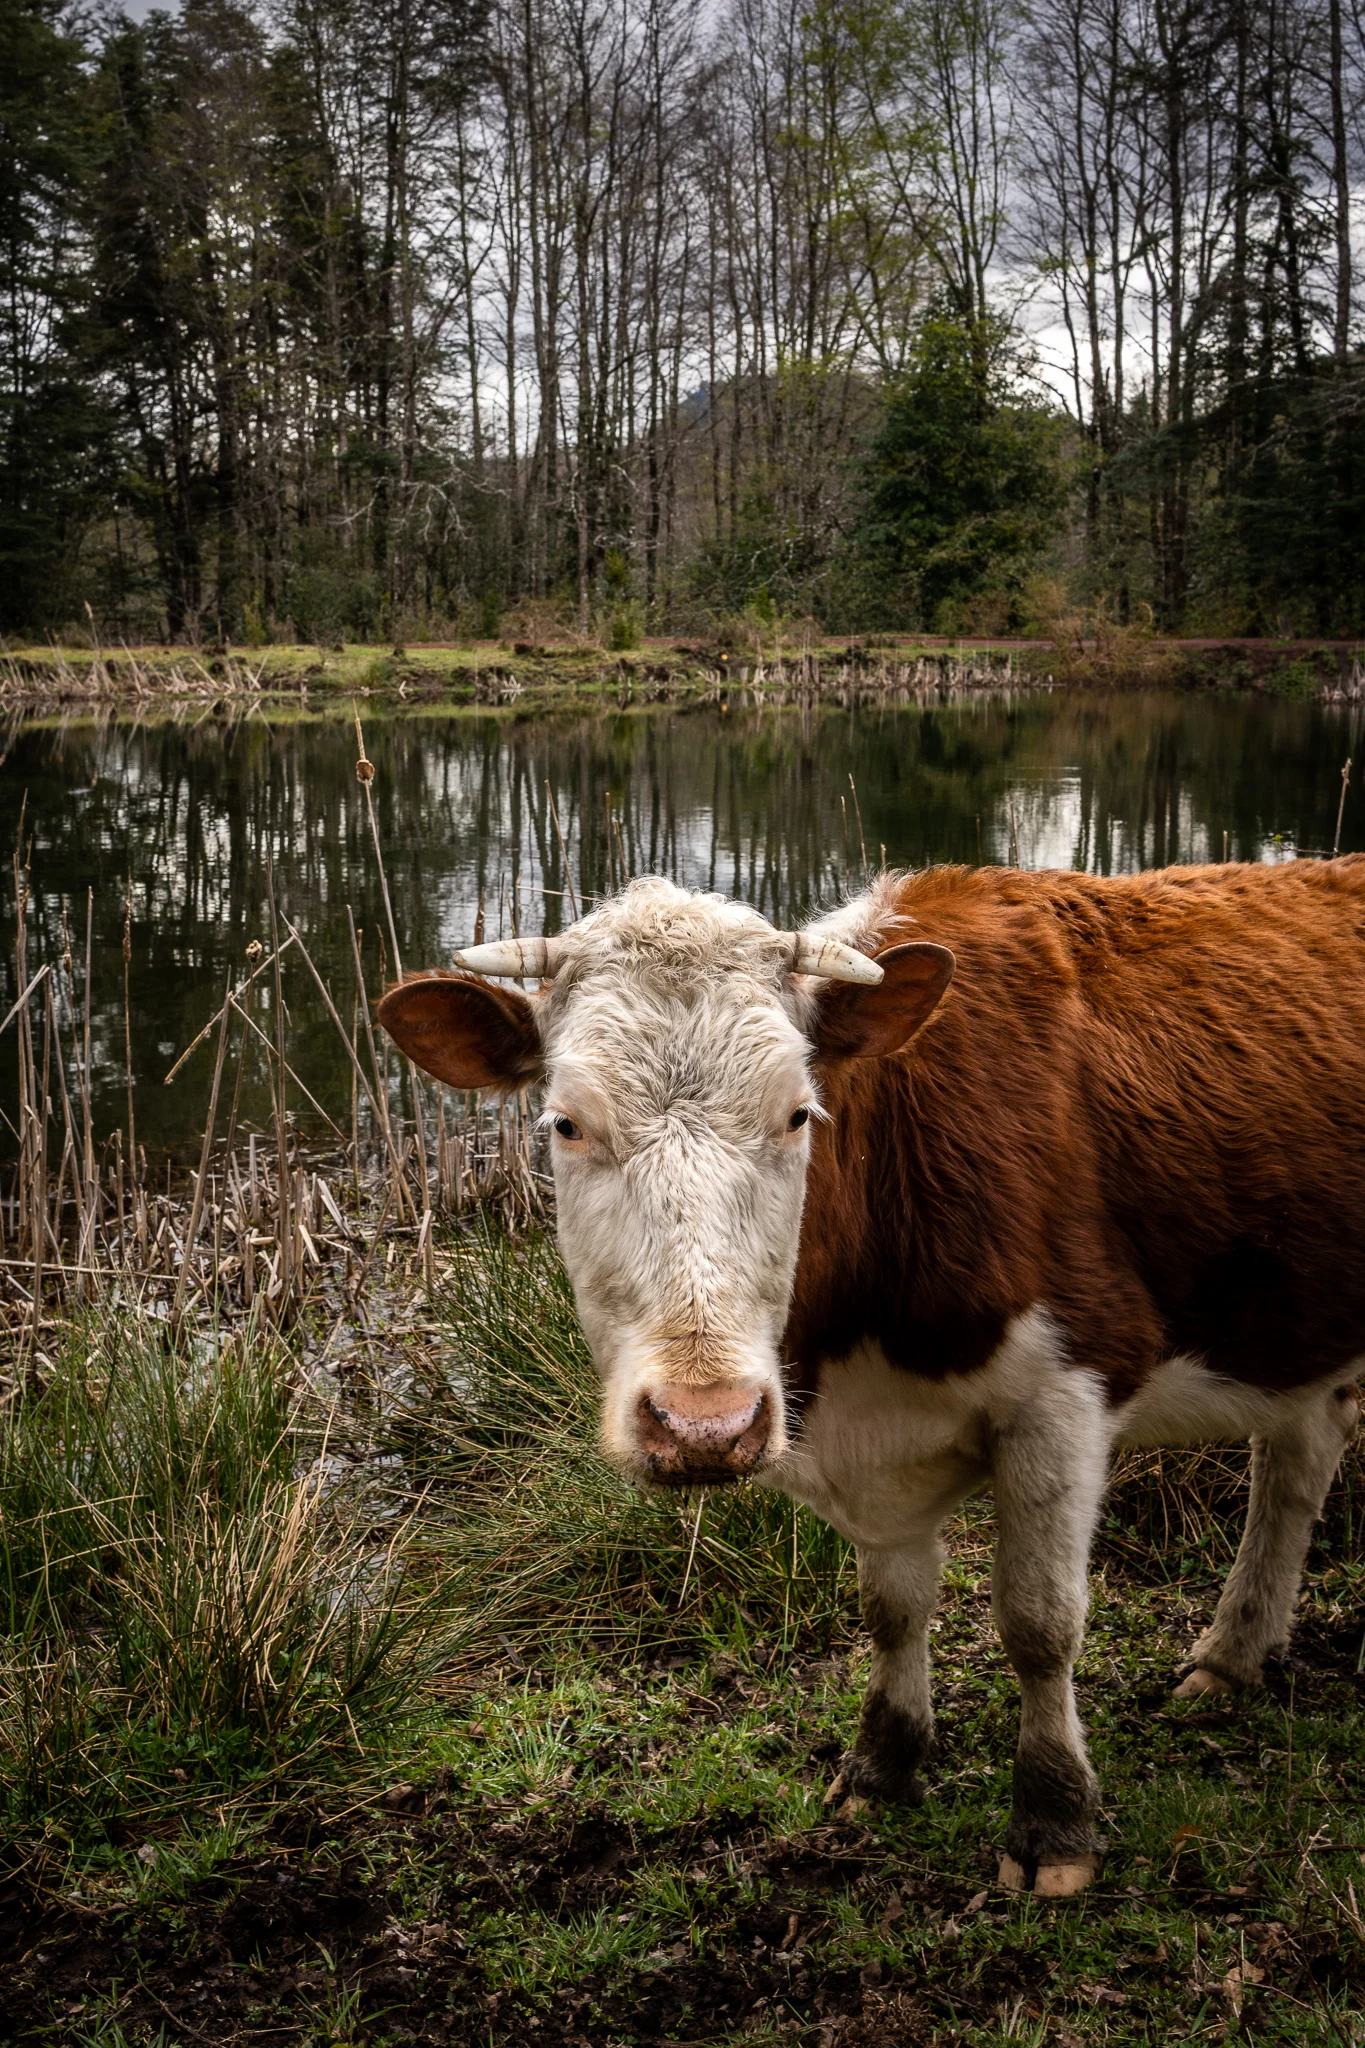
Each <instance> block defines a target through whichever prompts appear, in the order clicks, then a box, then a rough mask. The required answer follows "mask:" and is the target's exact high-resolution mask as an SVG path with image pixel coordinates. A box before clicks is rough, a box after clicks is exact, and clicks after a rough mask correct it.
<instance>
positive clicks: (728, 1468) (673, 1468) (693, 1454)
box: [639, 1386, 772, 1486]
mask: <svg viewBox="0 0 1365 2048" xmlns="http://www.w3.org/2000/svg"><path fill="white" fill-rule="evenodd" d="M771 1434H772V1408H771V1405H770V1403H769V1400H768V1397H767V1395H766V1394H755V1393H754V1392H753V1390H752V1389H751V1388H739V1387H725V1386H719V1387H677V1386H675V1387H660V1388H657V1389H656V1390H655V1391H654V1392H653V1393H652V1394H650V1393H646V1394H642V1395H641V1397H640V1408H639V1440H640V1449H641V1451H642V1452H643V1454H644V1457H645V1461H646V1463H647V1464H648V1466H649V1469H650V1472H651V1473H652V1475H653V1476H654V1478H656V1479H661V1480H665V1481H668V1482H669V1483H671V1484H672V1485H675V1486H696V1485H718V1484H720V1483H721V1482H722V1481H724V1480H727V1479H742V1478H743V1477H744V1475H745V1474H746V1473H747V1472H752V1471H753V1469H754V1467H755V1466H756V1465H757V1464H758V1462H759V1460H760V1458H761V1457H762V1455H763V1452H764V1450H765V1449H766V1447H767V1443H768V1438H769V1436H770V1435H771Z"/></svg>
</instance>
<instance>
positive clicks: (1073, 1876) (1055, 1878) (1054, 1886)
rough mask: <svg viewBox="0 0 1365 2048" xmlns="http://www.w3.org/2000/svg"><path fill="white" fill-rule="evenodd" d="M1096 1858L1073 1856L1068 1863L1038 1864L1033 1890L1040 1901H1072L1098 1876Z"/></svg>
mask: <svg viewBox="0 0 1365 2048" xmlns="http://www.w3.org/2000/svg"><path fill="white" fill-rule="evenodd" d="M1099 1868H1100V1859H1099V1857H1098V1856H1073V1857H1072V1859H1071V1861H1070V1862H1069V1863H1040V1864H1039V1865H1038V1875H1037V1877H1036V1878H1035V1879H1034V1883H1033V1889H1034V1891H1035V1893H1036V1894H1037V1896H1038V1897H1039V1898H1040V1899H1072V1898H1074V1897H1075V1896H1076V1893H1077V1892H1083V1891H1084V1890H1085V1888H1086V1886H1087V1885H1088V1884H1090V1883H1092V1882H1093V1880H1094V1879H1095V1878H1096V1877H1097V1876H1098V1875H1099Z"/></svg>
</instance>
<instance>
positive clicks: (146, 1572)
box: [0, 1312, 451, 1846]
mask: <svg viewBox="0 0 1365 2048" xmlns="http://www.w3.org/2000/svg"><path fill="white" fill-rule="evenodd" d="M331 1426H332V1420H331V1417H330V1416H329V1414H328V1413H327V1411H326V1410H325V1409H323V1408H322V1407H321V1406H320V1404H318V1403H317V1402H316V1401H315V1400H314V1399H313V1398H312V1397H311V1396H310V1395H308V1394H307V1393H306V1392H305V1393H303V1394H300V1393H299V1392H298V1390H297V1386H296V1380H295V1376H294V1374H293V1373H292V1372H291V1370H290V1360H289V1357H288V1354H287V1353H286V1352H285V1351H284V1349H283V1347H282V1346H281V1345H280V1344H279V1343H278V1341H277V1340H271V1339H268V1338H264V1337H262V1336H261V1335H260V1333H258V1332H256V1331H255V1330H253V1329H251V1328H250V1327H248V1328H246V1329H244V1330H241V1331H239V1332H237V1333H236V1334H235V1335H234V1336H233V1337H232V1338H231V1339H229V1340H226V1341H224V1342H223V1343H221V1344H217V1343H215V1342H214V1341H212V1340H211V1339H209V1338H206V1337H205V1336H203V1335H202V1334H200V1335H199V1336H198V1337H196V1338H194V1339H188V1338H183V1337H177V1336H175V1335H173V1334H172V1332H171V1330H170V1328H169V1327H168V1326H167V1325H166V1324H165V1323H163V1322H159V1321H157V1320H155V1319H152V1318H148V1317H139V1316H137V1315H133V1314H129V1313H127V1312H125V1313H124V1314H123V1315H121V1316H120V1315H116V1314H114V1313H113V1312H100V1313H96V1314H93V1315H91V1316H89V1317H87V1318H86V1319H84V1320H82V1321H79V1322H74V1323H72V1324H71V1325H70V1326H69V1327H68V1329H67V1331H66V1332H65V1337H64V1342H63V1345H62V1348H61V1350H60V1353H59V1355H58V1357H57V1358H56V1360H55V1362H54V1364H53V1367H52V1370H51V1372H50V1374H49V1375H48V1376H47V1377H46V1379H45V1381H44V1382H43V1384H42V1385H41V1387H39V1388H38V1389H37V1390H35V1391H32V1392H29V1393H26V1394H23V1395H16V1396H15V1397H14V1398H13V1399H12V1400H11V1401H10V1403H9V1405H8V1406H7V1407H6V1409H5V1410H4V1411H3V1414H0V1819H2V1820H3V1822H4V1823H5V1825H6V1828H7V1831H8V1832H9V1833H10V1835H11V1836H12V1837H14V1836H17V1837H19V1838H23V1837H24V1836H26V1835H29V1836H31V1835H32V1834H33V1833H34V1831H35V1830H36V1831H38V1832H39V1833H42V1834H46V1835H48V1836H51V1835H52V1834H53V1833H54V1832H55V1833H57V1834H59V1835H62V1836H64V1837H65V1838H66V1839H67V1840H68V1841H69V1842H70V1843H71V1844H72V1845H73V1846H75V1845H77V1844H79V1843H80V1842H82V1841H85V1842H87V1843H88V1842H89V1841H91V1840H92V1839H97V1838H99V1837H100V1836H102V1835H104V1836H107V1834H108V1832H109V1831H110V1829H111V1828H112V1829H113V1830H114V1832H115V1834H117V1832H118V1831H119V1829H126V1828H127V1827H128V1826H131V1825H135V1824H137V1823H138V1822H139V1821H140V1820H141V1821H146V1820H147V1819H148V1818H150V1817H152V1816H154V1815H156V1814H157V1813H158V1812H160V1811H163V1810H165V1809H166V1808H167V1807H168V1806H169V1807H171V1808H173V1807H174V1806H175V1804H176V1803H177V1801H178V1800H190V1799H193V1798H196V1797H202V1796H203V1795H204V1794H205V1793H206V1792H209V1791H220V1792H223V1793H226V1794H232V1793H234V1792H237V1791H241V1790H242V1789H243V1788H246V1787H249V1786H255V1787H256V1788H257V1789H258V1790H261V1789H263V1788H267V1787H272V1786H273V1787H275V1788H277V1789H280V1788H284V1789H286V1790H288V1791H289V1792H290V1793H293V1792H295V1791H297V1790H298V1789H299V1786H300V1784H301V1783H302V1782H306V1781H307V1780H308V1778H309V1777H310V1776H316V1775H317V1774H318V1773H319V1772H322V1773H325V1772H326V1771H327V1770H329V1769H331V1768H332V1767H333V1766H335V1765H337V1764H338V1763H340V1762H342V1761H343V1760H344V1759H346V1758H347V1757H349V1760H350V1767H351V1768H354V1767H355V1765H356V1763H357V1761H358V1759H359V1757H360V1756H361V1754H362V1752H361V1750H360V1743H361V1737H360V1735H359V1733H358V1731H359V1730H360V1729H361V1728H362V1727H363V1728H364V1729H365V1730H366V1731H367V1732H366V1736H365V1738H364V1740H365V1742H366V1743H367V1745H368V1744H373V1743H382V1740H383V1737H384V1733H385V1731H386V1729H388V1728H389V1727H391V1726H392V1725H394V1723H395V1722H396V1720H397V1719H398V1718H400V1717H401V1716H402V1714H403V1713H404V1712H405V1710H406V1709H407V1708H408V1707H409V1706H410V1704H411V1703H412V1702H413V1701H414V1699H415V1698H416V1697H417V1696H418V1694H419V1692H420V1688H421V1684H422V1680H423V1678H424V1677H425V1676H426V1675H427V1673H428V1672H429V1670H430V1669H431V1667H432V1665H433V1662H434V1661H435V1660H437V1659H438V1658H439V1657H440V1656H441V1655H442V1654H444V1653H446V1652H448V1651H449V1649H450V1647H451V1644H450V1641H449V1632H448V1630H447V1631H446V1633H445V1635H443V1634H442V1625H441V1624H440V1623H439V1622H438V1619H437V1616H436V1611H435V1605H434V1601H433V1595H432V1592H431V1590H430V1587H429V1585H428V1584H427V1582H426V1581H425V1580H424V1578H423V1575H422V1574H421V1572H420V1571H419V1570H417V1569H416V1557H417V1553H418V1551H419V1549H420V1534H419V1530H420V1523H421V1515H420V1504H417V1506H416V1507H413V1506H412V1505H411V1504H410V1506H409V1512H407V1513H406V1514H401V1513H400V1514H393V1513H390V1514H389V1515H388V1516H385V1517H383V1518H379V1519H377V1518H376V1517H375V1515H374V1514H373V1512H372V1505H371V1503H369V1502H368V1500H367V1499H366V1498H365V1497H364V1496H363V1494H362V1493H361V1492H358V1491H357V1490H356V1489H355V1488H354V1487H349V1486H347V1485H346V1484H344V1483H341V1484H339V1483H338V1472H337V1467H338V1465H340V1466H341V1470H342V1473H343V1475H344V1472H345V1469H346V1468H345V1465H344V1461H339V1460H336V1459H333V1458H331V1457H329V1455H328V1450H329V1434H330V1429H331ZM271 1796H274V1795H273V1794H272V1795H271Z"/></svg>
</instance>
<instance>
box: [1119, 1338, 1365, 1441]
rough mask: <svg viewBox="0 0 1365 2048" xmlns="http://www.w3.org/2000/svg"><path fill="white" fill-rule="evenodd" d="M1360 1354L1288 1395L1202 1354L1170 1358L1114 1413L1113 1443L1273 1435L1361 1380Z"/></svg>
mask: <svg viewBox="0 0 1365 2048" xmlns="http://www.w3.org/2000/svg"><path fill="white" fill-rule="evenodd" d="M1362 1363H1365V1361H1362V1360H1361V1359H1356V1360H1355V1361H1354V1362H1353V1363H1352V1364H1351V1365H1348V1366H1345V1367H1343V1368H1342V1370H1341V1371H1340V1372H1338V1373H1335V1374H1333V1375H1331V1376H1330V1377H1329V1378H1327V1379H1323V1380H1314V1381H1313V1382H1312V1384H1311V1385H1310V1386H1306V1387H1293V1388H1291V1389H1290V1390H1289V1391H1288V1392H1286V1393H1283V1394H1272V1393H1268V1392H1267V1391H1266V1389H1265V1388H1264V1387H1245V1386H1242V1385H1240V1384H1239V1382H1238V1381H1236V1380H1229V1379H1224V1378H1223V1376H1222V1375H1221V1374H1220V1373H1216V1372H1210V1371H1209V1369H1208V1367H1207V1366H1206V1365H1201V1364H1200V1362H1199V1360H1198V1359H1197V1358H1168V1359H1167V1360H1166V1362H1165V1363H1164V1364H1163V1365H1159V1366H1158V1367H1157V1368H1156V1371H1155V1372H1154V1373H1152V1374H1151V1376H1150V1377H1149V1378H1148V1380H1147V1381H1146V1382H1145V1384H1144V1385H1143V1386H1142V1387H1141V1388H1140V1389H1139V1391H1138V1392H1137V1393H1136V1394H1135V1395H1134V1396H1133V1398H1132V1400H1131V1401H1127V1402H1125V1403H1124V1405H1123V1407H1122V1408H1120V1409H1118V1410H1117V1411H1116V1413H1115V1417H1114V1423H1115V1430H1114V1442H1115V1446H1116V1448H1118V1449H1120V1450H1137V1449H1140V1448H1144V1447H1148V1446H1155V1445H1158V1444H1161V1445H1166V1446H1169V1447H1171V1448H1172V1449H1174V1448H1175V1447H1176V1446H1178V1445H1181V1444H1213V1443H1236V1442H1238V1441H1243V1440H1245V1439H1246V1438H1247V1437H1249V1436H1273V1435H1274V1433H1275V1431H1276V1429H1279V1428H1283V1426H1284V1425H1285V1423H1286V1422H1287V1421H1289V1420H1291V1419H1292V1418H1293V1417H1294V1416H1295V1415H1297V1414H1298V1413H1300V1412H1301V1411H1302V1410H1304V1409H1309V1408H1317V1407H1320V1406H1321V1404H1322V1401H1323V1398H1324V1396H1325V1395H1326V1394H1328V1393H1330V1392H1331V1390H1332V1388H1334V1387H1339V1386H1348V1385H1349V1384H1350V1383H1351V1381H1353V1380H1356V1379H1359V1377H1360V1373H1361V1366H1362Z"/></svg>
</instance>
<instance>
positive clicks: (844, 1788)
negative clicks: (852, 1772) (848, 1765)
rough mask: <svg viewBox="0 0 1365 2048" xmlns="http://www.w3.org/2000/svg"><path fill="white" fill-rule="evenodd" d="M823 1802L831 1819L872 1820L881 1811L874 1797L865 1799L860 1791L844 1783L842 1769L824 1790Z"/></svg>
mask: <svg viewBox="0 0 1365 2048" xmlns="http://www.w3.org/2000/svg"><path fill="white" fill-rule="evenodd" d="M823 1804H824V1809H825V1812H826V1813H827V1814H828V1815H829V1817H830V1819H831V1820H846V1821H854V1820H864V1819H865V1820H872V1819H874V1818H875V1817H876V1815H877V1814H878V1813H880V1812H881V1808H880V1806H879V1805H878V1803H877V1801H876V1800H875V1799H865V1798H864V1797H863V1795H862V1793H861V1792H855V1791H853V1790H852V1788H851V1787H850V1786H848V1785H846V1784H845V1783H844V1773H843V1772H842V1771H840V1773H839V1775H838V1777H837V1778H836V1779H835V1780H834V1783H833V1784H832V1785H831V1786H830V1788H829V1790H828V1792H826V1794H825V1797H824V1801H823Z"/></svg>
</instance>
